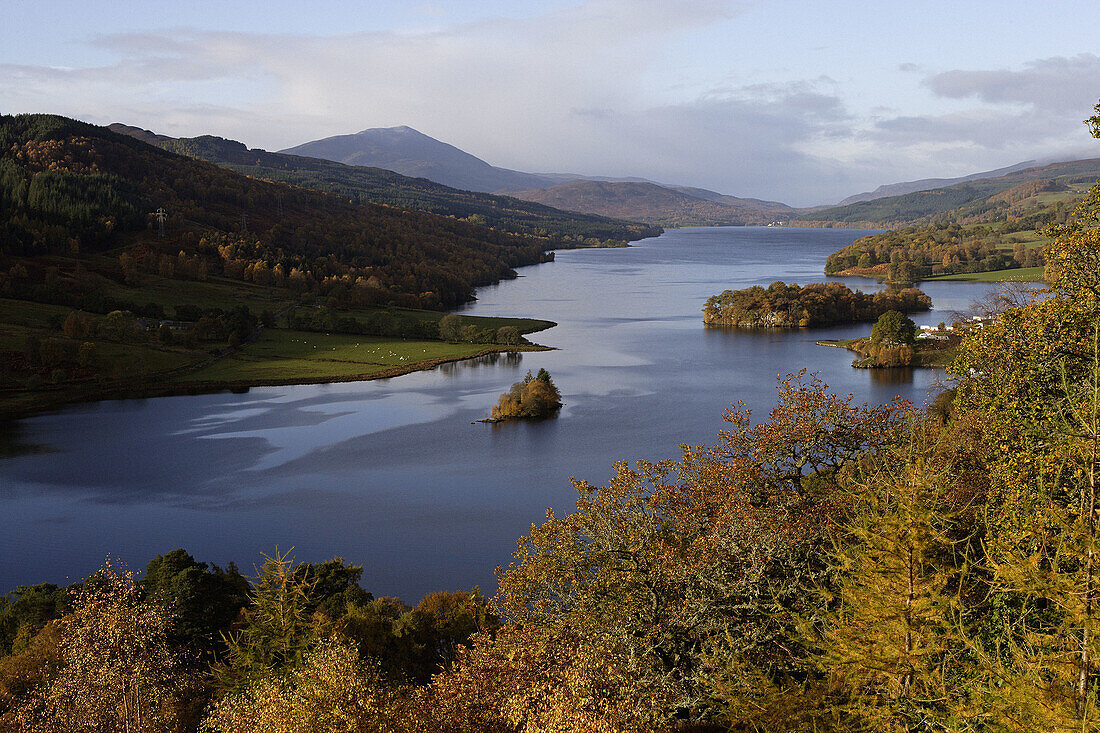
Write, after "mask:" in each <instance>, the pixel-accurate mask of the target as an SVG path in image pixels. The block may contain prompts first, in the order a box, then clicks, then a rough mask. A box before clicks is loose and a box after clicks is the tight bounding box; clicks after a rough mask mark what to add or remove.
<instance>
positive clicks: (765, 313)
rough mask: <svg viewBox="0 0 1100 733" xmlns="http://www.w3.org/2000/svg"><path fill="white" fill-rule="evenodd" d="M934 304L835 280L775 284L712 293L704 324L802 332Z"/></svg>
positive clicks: (915, 295)
mask: <svg viewBox="0 0 1100 733" xmlns="http://www.w3.org/2000/svg"><path fill="white" fill-rule="evenodd" d="M931 307H932V300H931V299H930V298H929V297H928V296H927V295H925V294H924V293H922V292H921V291H919V290H916V289H914V288H903V289H901V290H897V291H889V290H888V291H883V292H881V293H864V292H862V291H859V290H856V291H853V290H852V289H851V288H848V287H847V286H845V285H841V284H840V283H835V282H827V283H810V284H809V285H805V286H799V285H796V284H794V283H791V284H790V285H787V284H786V283H783V282H774V283H772V284H771V285H769V286H768V287H767V288H763V287H761V286H759V285H754V286H752V287H751V288H745V289H744V290H726V291H723V292H722V293H720V294H718V295H712V296H711V297H710V298H708V299H707V302H706V305H704V306H703V322H704V323H706V324H707V325H713V326H738V327H741V328H797V327H812V326H825V325H829V324H832V323H857V322H860V321H874V320H875V319H877V318H878V317H879V316H881V315H882V314H883V313H885V312H887V311H900V312H902V313H912V312H913V311H922V310H928V309H929V308H931Z"/></svg>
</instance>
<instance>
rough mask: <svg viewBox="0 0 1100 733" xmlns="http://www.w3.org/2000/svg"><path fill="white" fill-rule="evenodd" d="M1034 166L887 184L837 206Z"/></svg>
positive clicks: (1031, 161)
mask: <svg viewBox="0 0 1100 733" xmlns="http://www.w3.org/2000/svg"><path fill="white" fill-rule="evenodd" d="M1036 165H1037V162H1036V161H1034V160H1027V161H1024V162H1023V163H1017V164H1016V165H1010V166H1006V167H1004V168H998V169H996V170H992V171H982V172H981V173H971V174H970V175H968V176H959V177H957V178H922V179H920V180H919V181H902V182H901V183H887V184H885V185H882V186H879V187H878V188H876V189H875V190H874V191H864V192H863V193H857V194H855V195H853V196H849V197H848V198H846V199H844V200H843V201H841V202H840V203H838V204H837V206H847V205H848V204H856V203H859V202H860V201H872V200H874V199H881V198H886V197H887V196H904V195H905V194H907V193H915V192H917V191H930V190H932V189H934V188H944V187H946V186H953V185H955V184H957V183H966V182H967V181H974V180H977V179H979V178H996V177H997V176H1003V175H1007V174H1009V173H1015V172H1016V171H1021V170H1024V169H1026V168H1034V167H1036Z"/></svg>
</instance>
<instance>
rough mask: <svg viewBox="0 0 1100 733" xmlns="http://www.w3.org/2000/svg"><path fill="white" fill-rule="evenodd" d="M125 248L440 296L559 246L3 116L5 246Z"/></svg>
mask: <svg viewBox="0 0 1100 733" xmlns="http://www.w3.org/2000/svg"><path fill="white" fill-rule="evenodd" d="M160 142H163V141H160ZM159 211H163V212H164V213H165V214H166V216H163V215H162V216H163V218H160V221H158V218H159V217H158V216H157V215H156V214H155V213H154V212H159ZM161 223H163V230H161V229H160V226H159V225H160V224H161ZM120 248H121V251H123V252H125V253H126V254H127V255H128V256H129V257H130V258H131V260H140V261H141V262H149V261H152V262H157V261H158V259H160V258H170V259H173V260H174V259H175V258H177V256H178V255H179V254H180V253H181V252H182V253H183V255H182V256H183V258H185V259H187V258H190V259H194V258H198V259H200V260H202V261H203V263H204V266H206V267H208V270H209V272H210V273H211V274H212V275H215V274H216V275H224V276H225V277H233V278H236V279H245V280H250V281H252V282H256V283H260V282H261V280H263V281H268V282H269V281H270V280H271V278H272V277H276V279H279V278H285V279H286V280H288V281H291V282H293V283H295V286H296V287H297V286H300V287H302V288H304V289H316V288H320V289H321V290H322V292H331V291H333V290H334V289H335V290H339V289H340V288H341V287H342V288H343V289H344V291H349V290H351V289H353V288H354V289H355V292H356V293H357V294H359V295H361V296H362V297H361V298H360V300H362V301H363V302H365V303H369V304H373V303H381V304H386V303H393V304H395V305H400V306H410V307H433V308H439V307H449V306H454V305H458V304H460V303H463V302H466V301H468V300H470V299H471V298H472V297H473V292H474V288H475V287H477V286H479V285H487V284H491V283H494V282H498V281H500V280H501V279H504V278H509V277H514V276H515V271H514V270H513V268H515V267H518V266H521V265H529V264H535V263H538V262H543V261H546V260H547V259H549V257H550V256H549V255H547V254H546V253H545V250H546V249H547V241H546V240H545V239H542V238H536V237H527V236H519V235H516V234H512V233H508V232H504V231H499V230H496V229H492V228H489V227H487V226H482V225H479V224H478V223H476V222H471V221H459V220H456V219H454V218H451V217H446V216H439V215H435V214H428V213H423V212H416V211H406V210H403V209H397V208H394V207H392V206H384V205H379V204H372V203H360V204H355V203H354V202H351V201H349V200H348V199H347V198H344V197H342V196H336V195H333V194H328V193H323V192H320V191H315V190H311V189H308V188H302V187H299V186H291V185H287V184H285V183H280V182H275V181H264V180H259V179H256V178H249V177H247V176H243V175H240V174H239V173H236V172H233V171H230V170H226V169H225V168H222V167H219V166H217V165H213V164H211V163H208V162H206V161H202V160H196V159H193V158H190V157H184V156H182V155H178V154H175V153H172V152H169V151H166V150H163V149H162V148H161V147H159V146H154V145H150V144H148V143H146V142H142V141H141V140H138V139H136V138H135V137H133V136H129V135H122V134H118V133H116V132H114V131H112V130H109V129H107V128H104V127H97V126H95V125H89V124H86V123H83V122H79V121H76V120H71V119H67V118H64V117H57V116H53V115H15V116H0V255H3V256H9V257H23V258H30V260H31V262H32V264H31V269H41V268H43V267H44V266H45V265H43V264H42V263H41V262H36V261H35V260H38V259H39V258H41V257H43V256H48V257H54V258H56V257H71V256H73V254H74V253H79V255H80V256H81V257H86V256H88V255H96V254H97V253H102V252H106V251H109V250H116V254H114V255H113V256H112V257H108V258H107V259H106V260H103V259H100V260H97V263H98V264H96V263H89V266H91V265H92V264H96V266H99V267H107V265H104V264H102V263H103V262H106V261H111V260H113V261H114V262H116V263H117V262H118V261H119V259H118V255H117V251H119V250H120ZM130 253H132V254H130ZM150 257H151V258H152V260H150V259H149V258H150ZM115 267H116V268H117V265H115ZM275 272H278V275H277V276H276V275H274V274H273V273H275ZM257 273H259V274H260V275H262V277H258V274H257ZM108 275H111V272H109V271H108ZM326 289H327V290H326ZM341 292H343V291H341Z"/></svg>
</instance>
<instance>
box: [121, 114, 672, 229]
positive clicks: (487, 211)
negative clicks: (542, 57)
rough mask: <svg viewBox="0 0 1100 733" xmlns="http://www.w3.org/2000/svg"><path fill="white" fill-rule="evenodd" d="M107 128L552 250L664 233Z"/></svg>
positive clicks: (204, 141) (219, 141)
mask: <svg viewBox="0 0 1100 733" xmlns="http://www.w3.org/2000/svg"><path fill="white" fill-rule="evenodd" d="M110 129H111V130H114V131H115V132H119V133H122V134H125V135H130V136H131V137H135V138H137V139H139V140H143V141H145V142H148V143H150V144H152V145H156V146H157V147H160V148H164V149H165V150H170V151H172V152H174V153H179V154H181V155H187V156H189V157H192V158H198V159H200V160H206V161H209V162H211V163H216V164H218V165H220V166H223V167H225V168H229V169H230V170H233V171H236V172H238V173H242V174H244V175H247V176H251V177H253V178H262V179H267V180H276V181H283V182H285V183H290V184H293V185H296V186H304V187H306V188H314V189H317V190H321V191H326V192H328V193H334V194H338V195H340V196H342V197H344V198H346V199H349V200H351V201H353V202H356V203H367V202H370V203H376V204H385V205H387V206H394V207H398V208H402V209H409V210H415V211H427V212H430V213H433V214H442V215H445V216H451V217H454V218H457V219H470V218H471V217H473V220H474V221H482V222H484V223H485V224H487V225H489V226H492V227H496V228H499V229H503V230H504V231H508V232H513V233H515V234H522V235H525V236H535V237H539V238H541V239H544V240H546V243H547V244H546V246H547V247H548V248H549V247H563V246H570V244H573V243H576V242H580V241H584V242H585V243H587V244H592V243H600V244H623V243H625V242H630V241H633V240H636V239H641V238H643V237H652V236H657V235H658V234H660V233H661V230H660V229H659V228H658V227H653V226H647V225H643V224H638V223H634V222H624V221H620V220H613V219H608V218H606V217H602V216H595V215H592V214H581V213H577V212H567V211H560V210H558V209H554V208H552V207H550V206H545V205H542V204H537V203H532V202H529V201H520V200H519V199H515V198H509V197H505V196H495V195H492V194H488V193H479V192H475V191H462V190H458V189H454V188H450V187H448V186H444V185H443V184H440V183H435V182H433V181H430V180H428V179H426V178H410V177H408V176H403V175H401V174H399V173H394V172H393V171H389V170H384V169H382V168H369V167H365V166H358V165H344V164H343V163H336V162H333V161H330V160H322V159H320V158H309V157H304V156H299V155H288V154H285V153H269V152H267V151H265V150H260V149H249V148H248V147H246V146H245V145H244V144H243V143H240V142H237V141H235V140H226V139H224V138H220V137H214V136H212V135H203V136H200V137H194V138H172V137H167V136H164V135H157V134H156V133H153V132H150V131H149V130H142V129H140V128H137V127H131V126H129V125H122V124H118V123H116V124H113V125H110Z"/></svg>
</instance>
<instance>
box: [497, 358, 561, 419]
mask: <svg viewBox="0 0 1100 733" xmlns="http://www.w3.org/2000/svg"><path fill="white" fill-rule="evenodd" d="M560 407H561V393H560V392H558V388H557V386H556V385H555V384H554V380H553V379H551V378H550V374H549V372H547V371H546V370H545V369H539V373H538V375H537V376H531V372H530V371H528V372H527V375H526V376H525V377H524V378H523V381H520V382H516V383H515V384H513V385H512V387H511V389H509V390H508V391H507V392H505V393H504V394H502V395H501V396H500V398H499V399H498V400H497V403H496V405H494V406H493V408H492V411H491V412H490V415H489V416H490V418H491V419H493V420H512V419H516V418H520V419H532V418H542V417H548V416H550V415H552V414H553V413H554V412H555V411H556V410H558V409H559V408H560Z"/></svg>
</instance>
